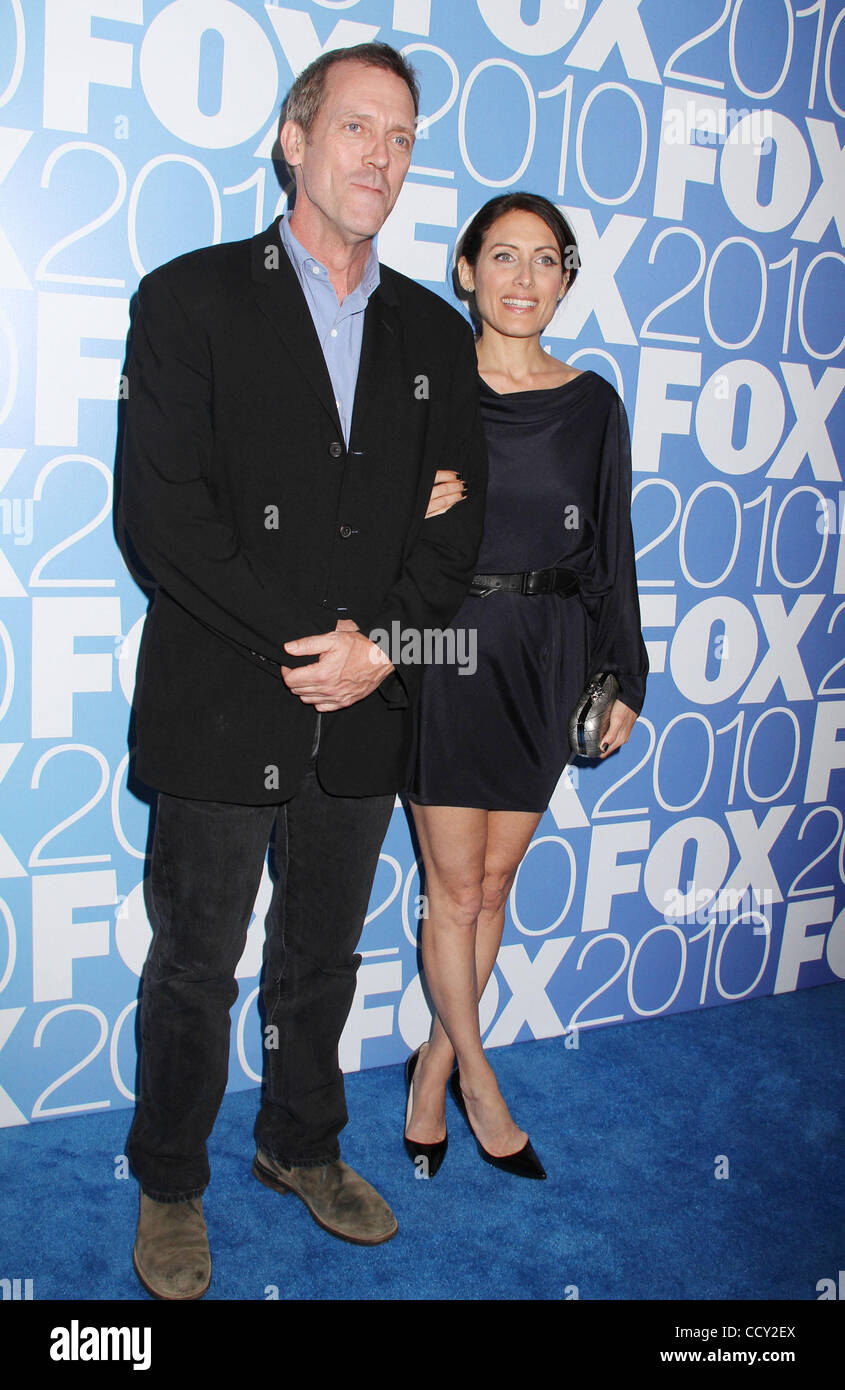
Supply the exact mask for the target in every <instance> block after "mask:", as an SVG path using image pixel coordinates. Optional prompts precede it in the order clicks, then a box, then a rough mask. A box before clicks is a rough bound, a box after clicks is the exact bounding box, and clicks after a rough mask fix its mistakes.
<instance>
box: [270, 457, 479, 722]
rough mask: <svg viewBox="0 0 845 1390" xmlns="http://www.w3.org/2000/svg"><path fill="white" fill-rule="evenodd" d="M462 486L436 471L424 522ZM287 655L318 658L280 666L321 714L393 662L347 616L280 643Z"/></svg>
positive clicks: (354, 696)
mask: <svg viewBox="0 0 845 1390" xmlns="http://www.w3.org/2000/svg"><path fill="white" fill-rule="evenodd" d="M466 492H467V489H466V484H465V483H464V482H462V481H461V479H460V478H459V475H458V474H457V473H456V472H455V471H454V469H451V468H438V470H437V472H436V473H435V475H434V485H433V487H432V489H431V496H430V497H429V500H428V506H427V508H426V513H425V515H426V520H427V519H428V518H429V517H432V516H441V515H442V514H443V513H444V512H447V511H449V509H450V508H451V507H454V505H455V503H456V502H461V501H463V499H464V497H466ZM285 651H286V652H290V653H291V655H292V656H317V657H318V658H319V660H317V661H315V662H312V663H311V664H310V665H309V666H297V667H291V666H282V667H281V672H282V677H283V679H284V682H285V685H286V686H287V688H288V690H290V691H292V693H293V694H294V695H298V696H299V698H300V700H301V701H302V702H303V704H305V705H316V707H317V709H318V710H319V711H320V712H321V713H322V712H323V711H329V710H335V709H345V708H346V706H347V705H354V704H355V703H356V701H357V700H363V699H364V698H365V697H366V696H367V695H370V694H371V693H372V692H373V691H374V690H375V688H376V686H378V685H381V682H382V681H383V680H384V678H385V676H387V675H388V674H389V673H390V672H391V671H392V670H393V669H394V667H393V662H392V661H391V660H390V658H389V657H388V655H387V653H386V652H383V651H382V649H381V647H379V646H377V645H376V643H375V642H371V641H370V640H369V638H368V637H365V636H364V634H363V633H362V632H360V631H359V628H358V624H357V623H354V622H353V621H352V619H351V618H341V619H340V620H339V622H338V624H337V627H336V628H335V630H334V632H323V633H319V634H317V635H316V636H313V637H298V638H297V639H296V641H294V642H285Z"/></svg>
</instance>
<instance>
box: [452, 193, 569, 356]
mask: <svg viewBox="0 0 845 1390" xmlns="http://www.w3.org/2000/svg"><path fill="white" fill-rule="evenodd" d="M506 212H533V213H534V215H535V216H536V217H539V218H541V219H542V221H543V222H545V224H546V226H547V227H548V229H549V231H550V232H551V234H552V236H553V237H554V239H555V241H556V242H557V247H558V250H559V251H560V263H561V266H562V268H563V269H564V270H565V271H569V280H568V281H567V289H571V287H572V284H573V281H574V280H575V277H576V275H577V274H578V271H579V269H580V266H581V260H580V257H579V255H578V246H577V243H576V241H575V233H574V232H573V230H572V228H571V226H570V225H569V223H568V222H567V220H566V218H565V217H564V215H563V213H562V212H561V211H560V209H559V208H557V207H555V205H554V203H551V202H549V199H548V198H544V197H543V196H542V195H541V194H540V193H501V194H500V195H499V197H498V198H491V199H490V201H489V203H485V204H484V206H483V207H482V208H479V210H478V212H477V213H476V214H475V216H474V218H473V219H472V221H471V222H470V224H469V226H468V227H467V229H466V231H465V232H464V234H463V236H462V237H461V240H460V242H459V244H458V246H457V247H456V248H455V268H454V270H453V271H452V284H453V286H454V289H455V293H456V295H457V296H458V298H459V299H463V300H465V301H466V303H467V307H468V309H469V313H470V318H471V319H472V321H473V325H474V326H475V331H476V334H477V335H480V333H481V328H482V324H481V320H480V318H479V316H478V313H477V311H476V308H475V294H474V292H473V291H472V290H465V289H464V287H463V285H462V284H461V282H460V280H459V279H458V261H459V260H460V259H461V257H463V258H464V260H466V261H467V262H468V263H469V264H470V265H471V266H473V267H475V265H476V264H477V262H478V257H479V256H480V255H481V247H482V244H483V242H484V238H485V237H486V235H487V233H488V232H489V230H490V228H491V227H492V225H493V223H494V222H495V221H496V220H497V219H498V218H500V217H503V216H504V214H505V213H506Z"/></svg>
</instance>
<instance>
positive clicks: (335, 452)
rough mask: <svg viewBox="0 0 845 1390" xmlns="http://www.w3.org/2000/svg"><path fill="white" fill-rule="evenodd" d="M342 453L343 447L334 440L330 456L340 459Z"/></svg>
mask: <svg viewBox="0 0 845 1390" xmlns="http://www.w3.org/2000/svg"><path fill="white" fill-rule="evenodd" d="M342 453H343V445H342V444H338V442H337V440H336V439H333V440H332V442H331V444H330V445H329V454H330V455H331V457H332V458H333V459H339V458H340V456H341V454H342Z"/></svg>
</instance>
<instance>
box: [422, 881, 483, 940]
mask: <svg viewBox="0 0 845 1390" xmlns="http://www.w3.org/2000/svg"><path fill="white" fill-rule="evenodd" d="M429 906H430V912H431V914H432V915H433V914H434V913H435V912H437V915H438V916H439V915H440V913H441V912H442V913H445V914H446V915H447V916H448V917H449V919H450V921H452V922H454V924H455V925H456V926H458V927H467V928H470V927H474V926H475V924H476V922H477V921H478V914H479V913H480V912H481V909H482V906H483V892H482V882H481V878H480V876H479V877H478V878H465V877H460V878H456V877H445V878H442V879H439V880H438V881H436V882H434V883H431V884H430V885H429Z"/></svg>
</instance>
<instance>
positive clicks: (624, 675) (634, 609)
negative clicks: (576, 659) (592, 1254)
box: [581, 393, 648, 714]
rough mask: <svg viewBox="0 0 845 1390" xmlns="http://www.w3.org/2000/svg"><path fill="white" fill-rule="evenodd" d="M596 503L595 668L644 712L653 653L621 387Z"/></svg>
mask: <svg viewBox="0 0 845 1390" xmlns="http://www.w3.org/2000/svg"><path fill="white" fill-rule="evenodd" d="M596 505H597V512H596V522H597V524H596V544H595V553H594V562H593V565H592V568H591V572H590V573H589V575H586V576H584V577H583V578H582V581H581V598H582V601H583V603H584V606H585V608H586V609H587V612H588V613H589V615H590V617H591V618H592V620H593V625H594V630H593V636H592V641H591V645H590V674H592V673H593V672H595V671H612V672H613V673H614V675H615V676H616V678H617V680H618V681H619V698H620V700H622V701H623V702H624V703H625V704H626V705H628V706H629V708H630V709H632V710H634V711H635V713H637V714H639V712H640V710H641V709H642V706H643V702H644V700H645V686H646V676H647V675H648V656H647V654H646V649H645V643H644V641H643V635H642V627H641V621H640V604H639V598H638V595H637V575H636V569H635V567H634V536H633V532H632V529H631V441H630V434H629V430H628V418H627V415H626V414H625V407H624V405H623V404H622V401H621V400H620V398H619V396H618V395H616V393H614V400H613V402H612V404H611V408H610V410H609V412H608V417H607V426H606V429H605V433H604V438H603V440H602V445H601V457H600V462H599V479H598V493H597V499H596Z"/></svg>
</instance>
